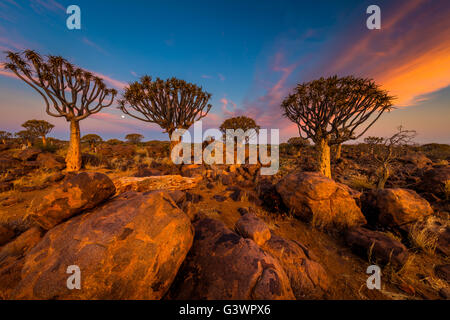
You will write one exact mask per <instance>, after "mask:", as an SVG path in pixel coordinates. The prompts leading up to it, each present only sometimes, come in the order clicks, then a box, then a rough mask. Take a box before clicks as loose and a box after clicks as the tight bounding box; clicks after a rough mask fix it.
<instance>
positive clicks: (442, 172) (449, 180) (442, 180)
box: [418, 165, 450, 198]
mask: <svg viewBox="0 0 450 320" xmlns="http://www.w3.org/2000/svg"><path fill="white" fill-rule="evenodd" d="M449 184H450V166H448V165H447V166H438V167H436V168H433V169H431V170H428V171H426V172H425V173H424V175H423V177H422V182H421V183H420V184H419V186H418V188H419V189H420V190H422V191H424V192H432V193H434V194H435V195H437V196H440V197H443V198H445V190H446V188H449ZM447 190H448V189H447Z"/></svg>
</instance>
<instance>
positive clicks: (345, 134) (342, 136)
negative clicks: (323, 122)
mask: <svg viewBox="0 0 450 320" xmlns="http://www.w3.org/2000/svg"><path fill="white" fill-rule="evenodd" d="M354 139H355V135H354V134H353V133H352V132H350V130H349V129H348V128H345V129H338V130H335V131H333V133H332V134H331V141H330V145H335V146H336V149H335V155H334V159H335V160H339V159H340V158H341V150H342V143H343V142H345V141H348V140H354Z"/></svg>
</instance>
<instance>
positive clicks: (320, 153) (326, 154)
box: [316, 139, 331, 179]
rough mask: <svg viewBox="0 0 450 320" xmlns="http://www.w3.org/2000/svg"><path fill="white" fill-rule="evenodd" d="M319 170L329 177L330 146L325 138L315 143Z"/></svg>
mask: <svg viewBox="0 0 450 320" xmlns="http://www.w3.org/2000/svg"><path fill="white" fill-rule="evenodd" d="M316 150H317V163H318V166H319V167H318V169H319V172H320V173H322V174H323V175H324V176H325V177H327V178H330V179H331V163H330V146H329V145H328V142H327V141H326V140H325V139H322V140H320V141H319V142H318V143H316Z"/></svg>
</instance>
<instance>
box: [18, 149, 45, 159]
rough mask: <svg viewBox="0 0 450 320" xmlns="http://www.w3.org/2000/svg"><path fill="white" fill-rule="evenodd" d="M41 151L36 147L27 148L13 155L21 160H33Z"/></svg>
mask: <svg viewBox="0 0 450 320" xmlns="http://www.w3.org/2000/svg"><path fill="white" fill-rule="evenodd" d="M41 152H42V151H41V150H40V149H36V148H27V149H25V150H23V151H21V152H19V153H18V154H17V155H16V156H15V157H16V159H19V160H22V161H33V160H36V158H37V156H38V155H39V154H40V153H41Z"/></svg>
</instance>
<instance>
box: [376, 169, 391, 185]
mask: <svg viewBox="0 0 450 320" xmlns="http://www.w3.org/2000/svg"><path fill="white" fill-rule="evenodd" d="M389 175H390V172H389V167H388V165H387V164H383V165H382V166H381V168H380V172H379V175H378V183H377V189H384V185H385V184H386V181H387V179H388V178H389Z"/></svg>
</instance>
